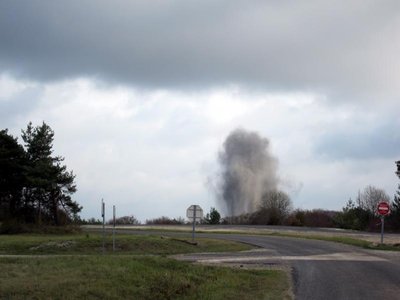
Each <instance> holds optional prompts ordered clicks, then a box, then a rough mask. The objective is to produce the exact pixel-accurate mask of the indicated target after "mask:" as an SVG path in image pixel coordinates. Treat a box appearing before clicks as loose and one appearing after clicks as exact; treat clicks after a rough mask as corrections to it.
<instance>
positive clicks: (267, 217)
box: [252, 190, 292, 225]
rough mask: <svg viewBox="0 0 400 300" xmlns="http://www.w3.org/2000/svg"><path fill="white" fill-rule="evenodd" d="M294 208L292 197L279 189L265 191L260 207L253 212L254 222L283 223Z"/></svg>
mask: <svg viewBox="0 0 400 300" xmlns="http://www.w3.org/2000/svg"><path fill="white" fill-rule="evenodd" d="M291 210H292V201H291V200H290V197H289V196H288V195H287V194H286V193H284V192H282V191H279V190H274V191H268V192H266V193H264V195H263V196H262V199H261V204H260V206H259V209H258V210H257V211H256V212H255V213H253V214H252V223H254V224H267V225H278V224H282V223H283V222H284V220H285V219H286V217H287V216H288V215H289V214H290V212H291Z"/></svg>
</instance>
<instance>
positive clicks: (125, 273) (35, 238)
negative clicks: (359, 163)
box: [0, 234, 290, 299]
mask: <svg viewBox="0 0 400 300" xmlns="http://www.w3.org/2000/svg"><path fill="white" fill-rule="evenodd" d="M101 241H102V240H101V236H99V235H95V234H90V235H85V234H80V235H65V236H53V235H44V236H41V235H12V236H4V235H3V236H0V253H1V254H0V270H1V272H0V299H290V294H289V292H288V291H289V281H288V276H287V274H286V273H285V272H283V271H278V270H242V269H234V271H233V269H231V268H226V267H212V266H203V265H194V264H190V263H187V262H180V261H175V260H173V259H170V258H167V257H166V255H167V254H177V253H188V252H205V251H213V252H214V251H238V250H246V249H249V246H248V245H245V244H239V243H233V242H228V241H217V240H211V239H199V240H198V245H191V244H188V243H185V242H182V241H179V240H175V239H170V238H161V237H160V236H135V235H127V236H118V237H117V251H116V252H115V254H113V252H112V251H111V250H112V244H111V239H110V238H108V243H107V251H106V253H105V255H103V254H101V253H102V251H101ZM10 254H11V255H13V254H17V255H15V256H10V257H5V256H4V255H10ZM1 255H3V257H1ZM25 255H28V256H25Z"/></svg>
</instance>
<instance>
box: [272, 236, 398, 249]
mask: <svg viewBox="0 0 400 300" xmlns="http://www.w3.org/2000/svg"><path fill="white" fill-rule="evenodd" d="M269 235H273V236H282V237H293V238H302V239H310V240H321V241H329V242H336V243H342V244H346V245H351V246H356V247H361V248H364V249H372V250H388V251H400V247H399V246H400V245H398V244H395V245H391V244H377V243H373V242H370V241H366V240H361V239H355V238H352V237H346V236H324V235H307V234H304V233H302V234H297V233H281V232H274V233H271V234H269Z"/></svg>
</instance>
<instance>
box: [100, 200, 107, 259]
mask: <svg viewBox="0 0 400 300" xmlns="http://www.w3.org/2000/svg"><path fill="white" fill-rule="evenodd" d="M101 216H102V217H103V254H104V253H105V252H106V248H105V242H106V227H105V224H106V215H105V203H104V201H103V199H101Z"/></svg>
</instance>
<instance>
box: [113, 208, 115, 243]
mask: <svg viewBox="0 0 400 300" xmlns="http://www.w3.org/2000/svg"><path fill="white" fill-rule="evenodd" d="M113 251H115V205H113Z"/></svg>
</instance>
